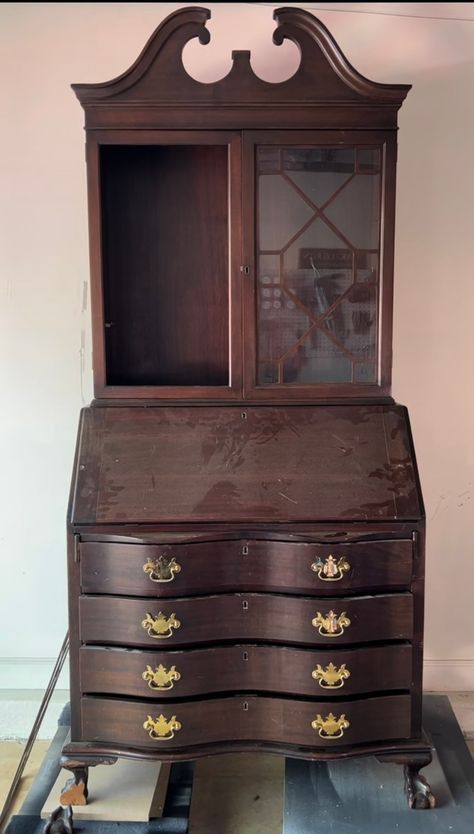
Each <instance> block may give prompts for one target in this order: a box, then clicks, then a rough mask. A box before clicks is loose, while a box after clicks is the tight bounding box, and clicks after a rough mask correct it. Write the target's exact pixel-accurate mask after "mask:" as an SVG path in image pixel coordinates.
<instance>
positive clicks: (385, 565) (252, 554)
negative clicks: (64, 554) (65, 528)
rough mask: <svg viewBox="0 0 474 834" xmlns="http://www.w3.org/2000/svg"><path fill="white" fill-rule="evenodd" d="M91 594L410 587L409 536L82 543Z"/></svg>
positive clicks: (301, 591)
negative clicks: (335, 540)
mask: <svg viewBox="0 0 474 834" xmlns="http://www.w3.org/2000/svg"><path fill="white" fill-rule="evenodd" d="M80 548H81V584H82V590H83V591H84V592H85V593H91V594H117V595H120V594H123V595H126V596H133V595H136V596H150V597H169V596H181V595H187V594H197V593H212V592H216V591H217V592H218V591H221V592H222V591H282V590H284V591H287V590H288V589H291V592H292V593H298V594H308V593H312V592H314V593H317V594H318V596H320V595H325V594H328V595H334V594H337V593H340V592H343V591H344V590H346V591H347V590H348V589H350V590H367V591H369V590H372V589H377V590H386V589H390V588H399V589H403V588H408V587H409V586H410V581H411V574H412V542H411V541H410V540H409V539H393V540H387V541H369V542H357V543H344V544H331V545H327V544H306V543H295V542H282V541H254V540H233V541H232V540H231V541H229V540H227V541H212V542H200V543H195V544H176V545H140V544H118V543H112V542H83V543H82V544H81V546H80Z"/></svg>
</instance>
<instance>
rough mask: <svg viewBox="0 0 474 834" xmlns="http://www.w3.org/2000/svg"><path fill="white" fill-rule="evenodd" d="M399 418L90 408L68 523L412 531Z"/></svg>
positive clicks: (409, 460)
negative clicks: (391, 523) (357, 523)
mask: <svg viewBox="0 0 474 834" xmlns="http://www.w3.org/2000/svg"><path fill="white" fill-rule="evenodd" d="M414 467H415V464H414V460H413V455H412V449H411V445H410V440H409V428H408V420H407V414H406V411H405V409H403V408H401V407H399V406H370V405H368V406H357V405H353V406H351V405H340V406H319V407H318V408H314V407H311V406H288V407H286V408H285V407H280V408H275V407H255V406H254V407H238V408H237V407H235V406H228V407H225V408H217V407H203V406H195V407H186V406H179V407H174V408H172V407H156V408H153V407H151V408H146V409H135V408H122V407H116V408H110V409H102V408H92V409H86V410H85V411H84V412H83V421H82V429H81V438H80V451H79V470H78V481H77V486H76V490H75V495H74V505H73V522H74V523H77V524H94V523H109V522H120V523H127V524H128V523H135V522H136V523H150V522H152V523H155V524H159V523H163V522H171V521H177V522H187V523H190V522H200V521H219V520H222V521H226V522H261V521H272V520H278V521H280V520H287V521H308V522H311V521H325V520H328V519H339V520H342V521H343V520H346V519H347V520H392V519H397V520H400V521H403V520H407V519H416V518H419V517H420V515H421V509H420V507H421V499H420V497H419V494H418V487H417V480H416V475H415V468H414Z"/></svg>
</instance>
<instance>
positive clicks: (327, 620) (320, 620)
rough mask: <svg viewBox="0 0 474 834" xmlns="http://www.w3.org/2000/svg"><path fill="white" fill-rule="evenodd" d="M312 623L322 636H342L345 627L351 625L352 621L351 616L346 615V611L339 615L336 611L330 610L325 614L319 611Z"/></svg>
mask: <svg viewBox="0 0 474 834" xmlns="http://www.w3.org/2000/svg"><path fill="white" fill-rule="evenodd" d="M312 624H313V625H314V627H315V628H317V629H318V631H319V633H320V634H321V636H322V637H340V636H341V634H344V629H345V628H347V626H350V624H351V621H350V619H349V617H346V612H345V611H343V612H342V614H339V616H338V615H337V614H335V613H334V611H329V612H328V613H327V614H326V615H325V616H324V615H323V614H321V612H320V611H318V612H317V614H316V616H315V618H314V619H313V620H312Z"/></svg>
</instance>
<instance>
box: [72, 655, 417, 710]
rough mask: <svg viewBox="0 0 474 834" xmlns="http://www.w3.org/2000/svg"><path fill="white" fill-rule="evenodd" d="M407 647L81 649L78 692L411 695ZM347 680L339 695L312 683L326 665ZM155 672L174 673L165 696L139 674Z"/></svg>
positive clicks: (184, 695) (159, 696) (170, 695)
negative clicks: (341, 670)
mask: <svg viewBox="0 0 474 834" xmlns="http://www.w3.org/2000/svg"><path fill="white" fill-rule="evenodd" d="M411 654H412V649H411V646H410V645H408V644H400V645H397V644H392V645H391V644H387V645H385V646H381V647H379V646H365V647H364V648H360V649H341V648H338V647H336V646H335V647H334V648H330V647H329V646H328V647H327V648H326V649H320V650H318V651H313V650H308V649H295V648H291V649H290V648H286V647H285V646H255V645H249V644H242V645H239V646H221V647H211V648H205V649H191V650H189V649H188V650H186V651H160V650H156V651H154V652H150V651H135V650H129V649H119V648H110V647H109V648H95V647H91V646H83V647H82V648H81V651H80V668H81V673H80V674H81V679H80V680H81V683H80V687H81V691H82V692H84V693H89V694H110V695H127V696H132V697H136V698H155V699H166V700H167V699H168V698H189V697H193V696H196V695H205V694H208V693H210V692H232V691H235V692H245V691H247V692H281V693H286V694H287V695H301V696H306V697H310V698H318V699H319V698H324V699H326V698H334V697H341V696H344V697H346V696H347V695H359V694H361V693H370V692H378V691H382V690H397V689H398V690H400V689H405V690H409V689H410V688H411ZM331 662H332V663H334V664H335V666H336V667H337V668H338V669H339V668H340V667H341V665H342V664H345V665H346V669H347V670H348V671H349V672H350V676H349V677H348V678H346V679H345V680H343V685H342V687H339V688H324V687H322V686H321V685H320V683H319V682H318V680H317V679H315V678H314V677H313V676H312V673H313V671H314V669H316V667H317V665H318V664H320V665H321V667H322V668H323V669H326V667H327V665H328V664H329V663H331ZM159 664H162V665H163V666H164V667H165V669H166V670H167V671H169V670H170V668H171V667H172V666H174V667H175V668H176V671H177V672H178V673H179V675H180V678H179V680H177V681H174V682H173V685H172V688H170V689H167V690H164V689H161V690H160V689H155V688H153V687H150V686H149V684H148V683H147V681H146V680H144V679H143V672H144V671H145V670H146V669H147V667H148V666H150V667H151V668H152V669H153V670H154V669H156V667H157V666H159Z"/></svg>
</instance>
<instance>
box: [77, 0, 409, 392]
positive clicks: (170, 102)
mask: <svg viewBox="0 0 474 834" xmlns="http://www.w3.org/2000/svg"><path fill="white" fill-rule="evenodd" d="M209 17H210V13H209V11H208V10H207V9H202V8H185V9H180V10H179V11H177V12H175V13H174V14H172V15H171V16H170V17H168V18H167V19H166V20H165V21H164V22H163V23H162V24H161V25H160V26H159V27H158V29H157V30H156V31H155V33H154V34H153V36H152V37H151V39H150V40H149V41H148V43H147V45H146V46H145V49H144V50H143V52H142V53H141V55H140V56H139V58H138V59H137V61H136V62H135V63H134V64H133V66H132V67H130V69H129V70H127V72H125V73H124V74H123V75H121V76H119V77H118V78H116V79H115V80H113V81H109V82H107V83H104V84H75V85H73V88H74V90H75V92H76V94H77V96H78V98H79V100H80V102H81V104H82V105H83V107H84V110H85V114H86V133H87V162H88V190H89V221H90V247H91V286H92V312H93V349H94V380H95V396H96V397H97V398H99V399H106V398H109V397H114V398H126V399H131V398H148V399H186V400H191V399H198V400H232V399H233V400H235V399H244V400H261V401H267V402H271V401H275V400H280V401H281V400H286V401H292V400H294V401H304V400H308V399H310V400H313V401H314V400H317V399H318V398H324V399H327V398H339V397H345V398H347V397H364V398H373V397H387V396H389V395H390V377H391V352H392V349H391V344H392V281H393V234H394V213H395V165H396V130H397V111H398V109H399V107H400V105H401V104H402V102H403V99H404V98H405V96H406V94H407V92H408V90H409V89H410V87H409V86H408V85H388V84H377V83H374V82H372V81H368V80H367V79H366V78H364V77H363V76H361V75H360V74H359V73H358V72H357V71H356V70H355V69H354V68H353V67H352V66H351V65H350V63H349V62H348V61H347V59H346V58H345V57H344V55H343V54H342V52H341V50H340V49H339V47H338V46H337V44H336V43H335V41H334V40H333V38H332V37H331V35H330V34H329V32H328V31H327V29H326V28H325V26H323V24H322V23H320V22H319V21H318V20H316V18H314V17H313V16H312V15H310V14H309V13H307V12H305V11H302V10H301V9H296V8H283V9H278V10H276V11H275V12H274V17H275V19H276V21H277V24H278V25H277V29H276V31H275V33H274V35H273V40H274V43H276V44H281V43H282V41H283V40H284V39H285V38H288V39H290V40H292V41H294V42H295V43H296V44H297V45H298V47H299V49H300V52H301V62H300V65H299V68H298V70H297V71H296V73H295V74H294V75H293V76H292V77H291V78H289V79H288V80H287V81H284V82H282V83H279V84H272V83H269V82H265V81H262V80H261V79H260V78H258V77H257V76H256V75H255V74H254V73H253V71H252V69H251V66H250V53H248V52H234V53H233V56H232V57H233V66H232V69H231V71H230V73H229V74H228V75H227V77H226V78H223V79H221V80H220V81H216V82H215V83H213V84H203V83H200V82H198V81H196V80H194V79H193V78H191V77H190V76H189V75H188V74H187V73H186V71H185V69H184V67H183V63H182V50H183V47H184V46H185V44H186V43H187V41H189V40H190V39H191V38H194V37H198V38H199V40H200V42H201V43H203V44H204V43H207V42H208V41H209V37H210V36H209V32H208V30H207V29H206V21H207V20H208V18H209Z"/></svg>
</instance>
